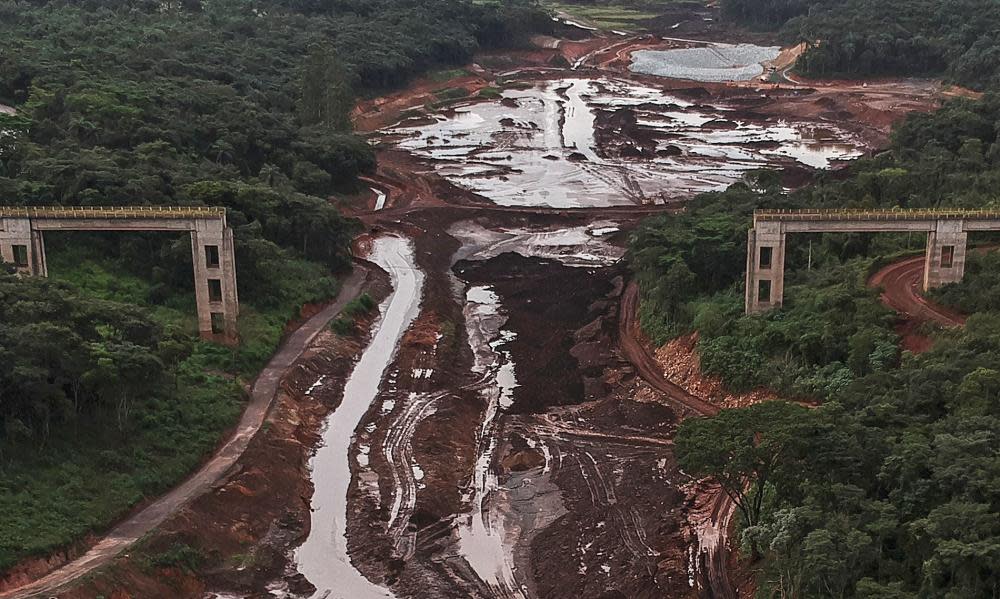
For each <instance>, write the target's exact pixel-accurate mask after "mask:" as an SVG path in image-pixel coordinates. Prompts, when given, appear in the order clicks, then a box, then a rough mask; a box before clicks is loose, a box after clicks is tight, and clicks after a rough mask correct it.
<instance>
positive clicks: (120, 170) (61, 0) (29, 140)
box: [0, 0, 551, 571]
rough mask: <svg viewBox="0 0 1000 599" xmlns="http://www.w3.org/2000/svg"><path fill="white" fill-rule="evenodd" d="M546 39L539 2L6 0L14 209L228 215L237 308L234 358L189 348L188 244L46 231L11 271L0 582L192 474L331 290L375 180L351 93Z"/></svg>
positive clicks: (5, 150)
mask: <svg viewBox="0 0 1000 599" xmlns="http://www.w3.org/2000/svg"><path fill="white" fill-rule="evenodd" d="M550 25H551V21H550V20H549V18H548V16H547V14H546V13H545V12H544V11H541V10H539V9H538V8H537V7H535V6H534V5H533V3H531V2H528V1H526V0H509V1H504V2H496V3H492V4H490V5H479V4H474V3H472V2H467V1H464V0H364V1H353V0H346V1H341V0H253V1H250V2H244V1H237V0H203V1H200V0H182V1H180V2H166V3H163V2H149V1H146V0H130V1H127V2H119V1H115V2H111V1H108V0H90V1H87V2H70V1H66V0H51V1H49V0H28V1H15V0H0V38H2V39H3V40H4V42H3V52H0V102H2V103H4V104H9V105H11V106H14V107H15V108H16V109H17V114H16V116H10V115H0V203H2V204H4V205H29V204H31V205H34V204H59V205H108V204H131V205H134V204H182V205H218V206H224V207H226V208H227V219H228V222H229V224H230V226H232V227H233V229H234V233H235V250H236V261H237V264H238V284H239V294H240V298H241V300H242V303H241V314H240V323H239V327H240V337H241V344H240V346H239V347H237V348H227V347H222V346H218V345H213V344H209V343H205V342H202V341H200V340H198V339H197V338H196V336H195V327H194V318H193V316H194V299H193V283H192V276H191V262H190V261H191V256H190V242H189V241H188V239H187V238H186V237H183V238H178V237H175V236H170V235H161V234H130V235H100V234H72V233H65V234H58V235H56V234H52V235H49V236H47V239H46V241H47V244H48V249H49V265H50V270H51V274H52V279H50V280H29V279H19V278H16V277H13V276H10V275H8V274H7V268H5V267H3V265H0V398H2V400H0V571H3V570H4V569H6V568H8V567H10V566H11V565H12V564H15V563H16V562H18V561H19V560H22V559H24V558H26V557H29V556H34V555H43V554H46V553H48V552H51V551H52V550H53V549H55V548H58V547H61V546H65V545H67V544H70V543H72V542H74V541H76V540H79V539H80V538H82V537H83V536H84V535H86V534H87V533H94V532H100V531H101V530H103V529H106V528H107V527H108V525H109V524H110V523H111V522H112V521H114V520H115V519H116V518H119V517H121V515H122V514H123V513H125V512H126V511H127V510H128V509H129V508H130V507H132V506H133V505H135V504H136V503H137V502H139V501H141V500H142V499H143V498H146V497H150V496H152V495H155V494H158V493H160V492H162V491H163V490H165V489H166V488H168V487H170V486H171V485H173V484H175V483H176V482H177V481H178V480H179V479H181V478H183V477H184V476H185V475H186V474H187V473H189V472H190V471H191V470H192V469H193V468H194V467H195V466H196V465H197V464H198V463H199V462H200V461H201V460H202V459H203V458H204V457H205V456H206V455H207V454H208V453H209V452H210V451H211V450H212V448H214V447H215V446H216V444H217V443H218V441H219V439H220V436H221V433H222V431H224V430H225V429H226V428H227V427H230V426H232V425H233V423H234V422H235V420H236V417H237V416H238V414H239V413H240V412H241V410H242V407H243V392H242V389H243V386H244V385H245V384H246V383H247V382H248V381H249V380H250V379H251V378H252V377H253V376H254V375H255V373H256V372H257V371H258V370H259V369H260V367H261V366H262V365H263V364H264V363H265V362H266V360H267V359H268V358H269V356H270V355H271V354H272V353H273V351H274V349H275V347H276V346H277V344H278V342H279V340H280V337H281V335H282V332H283V329H284V327H285V325H286V323H287V321H288V319H289V318H290V317H292V316H295V315H297V310H298V308H299V307H300V306H301V305H302V304H303V303H306V302H311V301H317V300H323V299H325V298H328V297H330V296H331V295H332V294H334V293H335V292H336V290H337V283H336V279H335V278H334V275H335V274H337V273H339V272H341V271H344V270H346V269H347V268H349V266H350V261H349V254H348V244H349V241H350V239H351V237H352V236H353V234H354V233H355V231H356V229H357V225H356V224H355V223H354V222H352V221H350V220H347V219H345V218H343V217H342V216H341V214H340V212H339V210H338V209H337V203H338V199H337V198H338V197H340V196H342V195H348V194H351V193H353V192H356V191H357V190H358V189H359V187H360V186H359V184H358V181H357V177H358V175H359V174H361V173H365V172H369V171H371V170H372V169H374V167H375V162H374V154H373V151H372V149H371V148H370V147H369V146H368V144H367V143H366V142H365V141H364V140H363V139H361V138H360V137H357V136H355V135H353V134H352V132H351V131H350V119H349V113H350V110H351V109H352V108H353V105H354V98H355V96H356V95H358V94H361V95H370V94H374V93H377V92H378V91H380V90H382V89H385V88H389V87H393V86H399V85H401V84H403V83H405V82H406V81H407V80H408V79H409V78H411V77H414V76H417V75H420V74H422V73H425V72H427V71H429V70H435V69H441V68H442V67H453V66H455V65H461V64H463V63H465V62H466V61H467V60H468V59H469V58H470V57H471V55H472V53H473V52H474V51H475V50H477V49H478V48H480V47H502V46H506V45H510V44H518V43H521V42H522V41H523V40H524V39H525V38H526V37H527V36H529V35H531V34H532V32H533V31H536V30H542V31H544V30H545V29H546V28H547V27H549V26H550ZM368 302H370V298H369V300H367V301H366V302H361V303H359V306H360V307H359V308H357V309H361V308H365V307H366V306H367V305H368ZM352 309H354V308H352ZM168 553H169V554H168V555H166V556H165V557H164V558H163V559H164V560H167V561H166V562H164V563H168V562H169V563H176V564H178V565H182V566H185V567H194V564H195V562H194V561H193V560H194V557H193V556H191V555H190V554H189V552H187V551H186V550H185V549H184V548H183V547H181V548H176V551H173V552H168Z"/></svg>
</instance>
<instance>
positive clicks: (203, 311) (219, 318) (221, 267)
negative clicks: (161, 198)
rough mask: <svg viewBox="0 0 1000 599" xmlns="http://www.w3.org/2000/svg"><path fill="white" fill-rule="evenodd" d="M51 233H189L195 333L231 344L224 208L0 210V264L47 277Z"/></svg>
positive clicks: (231, 273)
mask: <svg viewBox="0 0 1000 599" xmlns="http://www.w3.org/2000/svg"><path fill="white" fill-rule="evenodd" d="M52 231H167V232H189V233H190V234H191V256H192V262H193V263H194V284H195V285H194V287H195V297H196V299H197V305H198V331H199V333H200V334H201V336H202V337H204V338H208V339H216V340H220V341H227V342H235V341H236V339H237V328H236V319H237V316H238V315H239V296H238V293H237V290H236V258H235V256H234V252H233V231H232V229H231V228H229V226H228V225H227V223H226V210H225V208H216V207H201V206H66V207H63V206H26V207H0V262H8V263H11V264H13V265H14V268H15V269H16V270H17V272H19V273H21V274H25V275H30V276H40V277H45V276H48V272H49V270H48V264H47V262H46V259H45V239H44V236H43V234H44V233H45V232H52Z"/></svg>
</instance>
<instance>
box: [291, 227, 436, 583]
mask: <svg viewBox="0 0 1000 599" xmlns="http://www.w3.org/2000/svg"><path fill="white" fill-rule="evenodd" d="M369 260H371V261H372V262H374V263H375V264H378V265H379V266H381V267H382V268H384V269H385V270H386V271H387V272H388V273H389V275H390V277H391V278H392V284H393V292H392V294H391V295H390V296H389V297H388V298H387V299H386V300H385V301H384V302H383V303H382V305H381V306H380V314H381V315H382V319H381V322H380V323H379V324H378V329H377V332H376V333H375V336H374V337H373V338H372V341H371V343H370V344H369V345H368V348H367V349H366V350H365V351H364V353H363V354H362V356H361V360H359V361H358V364H357V365H356V366H355V368H354V371H353V373H352V374H351V376H350V378H349V379H348V381H347V384H346V385H345V387H344V400H343V403H342V404H341V405H340V407H339V408H337V410H335V411H334V412H333V413H332V414H330V416H329V417H328V419H327V422H326V429H325V431H324V432H323V441H322V443H323V444H322V446H321V447H320V448H319V449H318V450H317V452H316V455H315V456H314V457H313V459H312V461H311V462H310V468H311V470H312V480H313V484H314V485H315V493H314V494H313V498H312V510H313V513H312V527H311V530H310V531H309V536H308V538H307V539H306V541H305V543H303V544H302V546H301V547H299V549H298V550H297V551H296V553H295V562H296V564H297V565H298V569H299V572H301V573H302V574H303V575H305V577H306V578H307V579H308V580H309V582H311V583H312V584H313V585H315V586H316V589H317V590H316V593H315V594H314V595H313V597H315V598H317V599H334V598H339V599H376V598H377V599H383V598H386V597H394V595H393V594H392V593H391V592H390V591H389V590H388V589H385V588H383V587H381V586H379V585H376V584H374V583H372V582H371V581H369V580H368V579H367V578H365V577H364V576H363V575H362V574H361V573H360V572H358V571H357V569H355V568H354V566H353V565H352V564H351V559H350V556H349V555H348V554H347V536H346V523H347V491H348V487H349V485H350V483H351V468H350V450H351V445H352V441H353V438H354V431H355V429H356V428H357V426H358V423H359V422H360V420H361V418H362V417H363V416H364V414H365V413H366V412H367V411H368V409H369V407H370V406H371V403H372V401H374V399H375V397H376V395H377V394H378V390H379V387H380V385H381V383H382V378H383V374H384V373H385V370H386V368H387V367H388V366H389V364H390V363H391V362H392V360H393V358H394V356H395V354H396V349H397V346H398V344H399V340H400V339H401V338H402V336H403V333H404V332H405V331H406V329H407V328H408V327H409V326H410V323H411V322H412V321H413V319H414V318H415V317H416V315H417V312H418V309H419V307H420V298H421V292H422V288H423V279H424V277H423V274H422V273H421V272H420V271H419V270H418V269H417V267H416V263H415V260H414V253H413V248H412V246H411V245H410V242H409V241H407V240H405V239H402V238H399V237H381V238H379V239H376V240H375V243H374V248H373V250H372V254H371V256H369Z"/></svg>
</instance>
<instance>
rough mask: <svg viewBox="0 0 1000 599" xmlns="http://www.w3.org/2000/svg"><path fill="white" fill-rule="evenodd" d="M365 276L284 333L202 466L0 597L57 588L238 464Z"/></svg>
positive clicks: (360, 273)
mask: <svg viewBox="0 0 1000 599" xmlns="http://www.w3.org/2000/svg"><path fill="white" fill-rule="evenodd" d="M365 278H366V269H365V268H364V267H361V266H357V267H356V268H355V270H354V272H352V273H351V275H350V276H349V277H348V278H347V279H346V280H344V282H343V287H342V288H341V290H340V293H339V295H338V296H337V299H336V301H334V302H333V303H332V304H330V305H329V306H327V307H326V308H324V309H323V310H322V311H320V312H318V313H317V314H316V315H314V316H313V317H311V318H309V319H308V320H306V321H305V322H304V323H303V324H302V325H301V326H300V327H299V328H298V329H296V330H295V331H294V332H293V333H292V334H291V335H289V336H288V338H287V339H286V340H285V342H284V343H283V344H282V346H281V348H280V349H279V350H278V352H277V353H276V354H274V356H273V357H272V358H271V361H270V362H269V363H268V364H267V366H266V367H265V368H264V370H263V371H261V373H260V375H259V376H258V377H257V380H256V381H255V383H254V386H253V390H252V391H251V397H250V403H248V404H247V407H246V409H245V410H244V412H243V416H242V417H241V418H240V422H239V424H238V426H237V427H236V431H235V433H234V434H233V436H232V437H231V438H230V439H229V440H228V441H227V442H226V443H225V445H223V446H222V447H220V448H219V449H218V450H217V451H216V452H215V454H214V455H213V456H212V457H211V459H209V460H208V461H207V462H206V463H205V464H204V465H203V466H202V467H201V469H200V470H198V471H197V472H196V473H195V474H193V475H191V477H189V478H188V479H187V480H185V481H184V482H183V483H181V484H180V485H179V486H177V487H175V488H174V489H173V490H171V491H170V492H169V493H167V494H166V495H163V496H162V497H160V498H159V499H157V500H156V501H154V502H153V503H151V504H149V505H148V506H146V507H145V508H144V509H142V510H141V511H139V512H138V513H136V514H134V515H132V516H130V517H129V518H127V519H126V520H124V521H122V522H121V523H119V524H118V525H117V526H115V527H114V528H113V529H112V530H111V532H109V533H108V534H107V536H105V537H104V538H103V539H101V540H100V541H99V542H98V543H97V544H96V545H94V546H93V547H92V548H91V549H90V550H89V551H87V552H86V553H85V554H84V555H83V556H81V557H79V558H78V559H76V560H74V561H72V562H70V563H68V564H66V565H65V566H63V567H61V568H59V569H58V570H55V571H54V572H52V573H50V574H48V575H47V576H45V577H43V578H40V579H39V580H37V581H35V582H33V583H30V584H27V585H24V586H22V587H20V588H17V589H12V590H9V591H6V592H3V593H0V599H27V598H30V597H38V596H47V595H51V594H52V593H55V592H57V591H58V590H59V589H62V588H64V587H66V586H68V585H70V584H72V583H73V582H74V581H76V580H78V579H80V578H81V577H83V576H86V575H87V574H89V573H91V572H93V571H94V570H96V569H97V568H100V567H101V566H104V565H105V564H107V563H109V562H111V561H112V560H113V559H114V558H115V557H116V556H118V555H119V554H120V553H122V552H123V551H125V550H126V549H128V548H129V547H130V546H132V545H133V544H134V543H135V542H136V541H138V540H139V539H141V538H142V537H144V536H145V535H146V534H147V533H149V532H150V531H152V530H153V529H154V528H156V527H157V526H159V525H160V524H161V523H162V522H163V521H164V520H166V519H167V518H168V517H169V516H170V515H172V514H174V513H176V512H177V511H178V510H180V509H181V508H182V507H184V506H185V505H187V504H188V503H190V502H191V501H192V500H193V499H194V498H196V497H198V496H199V495H202V494H203V493H205V492H207V491H209V490H210V489H212V487H213V486H214V485H215V484H216V483H217V482H218V481H219V480H220V479H222V478H223V477H224V476H225V475H226V473H227V472H228V471H229V469H230V468H231V467H232V466H233V464H235V463H236V460H237V459H239V457H240V456H241V455H242V454H243V452H244V451H245V450H246V448H247V445H249V443H250V440H251V439H252V438H253V437H254V435H255V434H257V431H258V430H260V427H261V425H262V424H263V422H264V419H265V417H266V416H267V412H268V410H269V409H270V407H271V403H272V401H273V400H274V397H275V395H276V394H277V391H278V383H279V381H280V380H281V378H282V377H283V376H284V374H285V372H286V371H287V370H288V368H289V367H290V366H292V364H294V363H295V361H296V360H297V359H298V358H299V356H300V355H301V354H302V352H303V351H304V350H305V348H306V347H308V346H309V343H310V342H311V341H312V340H313V338H314V337H316V335H317V334H318V333H319V332H320V331H321V330H323V328H324V327H326V325H327V323H328V322H330V320H331V319H333V318H334V317H335V316H336V315H337V314H338V313H339V312H340V311H341V310H342V309H343V308H344V306H345V305H346V304H347V303H348V302H349V301H351V300H353V299H354V298H356V297H357V296H358V295H359V294H360V293H361V288H362V286H363V284H364V282H365Z"/></svg>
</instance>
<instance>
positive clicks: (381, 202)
mask: <svg viewBox="0 0 1000 599" xmlns="http://www.w3.org/2000/svg"><path fill="white" fill-rule="evenodd" d="M370 189H371V190H372V193H374V194H375V210H381V209H383V208H385V200H386V198H387V197H388V196H387V195H386V193H385V192H384V191H382V190H381V189H376V188H374V187H372V188H370Z"/></svg>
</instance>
